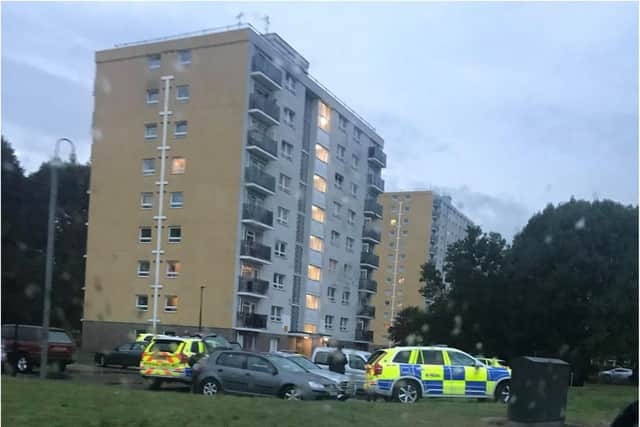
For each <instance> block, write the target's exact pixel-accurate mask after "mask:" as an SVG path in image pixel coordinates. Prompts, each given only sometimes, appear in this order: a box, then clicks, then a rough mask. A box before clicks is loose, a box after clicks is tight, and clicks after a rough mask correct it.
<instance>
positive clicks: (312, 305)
mask: <svg viewBox="0 0 640 427" xmlns="http://www.w3.org/2000/svg"><path fill="white" fill-rule="evenodd" d="M318 300H319V298H318V297H317V296H315V295H311V294H307V308H308V309H310V310H317V309H318V307H319V306H320V304H319V302H318Z"/></svg>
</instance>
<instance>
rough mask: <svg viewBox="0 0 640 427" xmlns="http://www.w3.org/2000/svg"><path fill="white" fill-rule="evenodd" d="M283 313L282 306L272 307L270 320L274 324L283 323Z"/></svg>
mask: <svg viewBox="0 0 640 427" xmlns="http://www.w3.org/2000/svg"><path fill="white" fill-rule="evenodd" d="M283 311H284V307H282V306H280V305H272V306H271V314H270V315H269V320H271V321H272V322H282V312H283Z"/></svg>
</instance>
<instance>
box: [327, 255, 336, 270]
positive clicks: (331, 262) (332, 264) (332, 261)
mask: <svg viewBox="0 0 640 427" xmlns="http://www.w3.org/2000/svg"><path fill="white" fill-rule="evenodd" d="M337 269H338V260H337V259H333V258H331V259H329V271H336V270H337Z"/></svg>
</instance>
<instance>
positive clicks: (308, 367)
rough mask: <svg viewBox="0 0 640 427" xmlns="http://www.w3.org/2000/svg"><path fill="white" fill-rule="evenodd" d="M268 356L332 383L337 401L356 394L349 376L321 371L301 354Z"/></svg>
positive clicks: (275, 353) (288, 353) (276, 353)
mask: <svg viewBox="0 0 640 427" xmlns="http://www.w3.org/2000/svg"><path fill="white" fill-rule="evenodd" d="M269 354H274V355H276V356H280V357H284V358H286V359H288V360H291V361H292V362H294V363H296V364H297V365H299V366H300V367H301V368H303V369H304V370H305V371H307V372H311V373H312V374H316V375H319V376H321V377H323V378H326V379H328V380H329V381H333V383H334V384H335V385H336V387H337V388H338V400H347V399H348V398H350V397H352V396H354V395H355V394H356V391H357V386H356V384H355V383H354V382H353V381H351V379H350V378H349V376H347V375H342V374H339V373H337V372H331V371H329V370H327V369H322V368H321V367H319V366H318V365H316V364H314V363H313V362H312V361H311V360H309V359H307V357H306V356H304V355H302V354H298V353H291V352H282V351H278V352H272V353H269Z"/></svg>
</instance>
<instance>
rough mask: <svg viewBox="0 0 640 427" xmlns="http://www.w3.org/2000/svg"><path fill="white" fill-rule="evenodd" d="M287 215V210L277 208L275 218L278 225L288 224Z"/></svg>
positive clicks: (280, 207)
mask: <svg viewBox="0 0 640 427" xmlns="http://www.w3.org/2000/svg"><path fill="white" fill-rule="evenodd" d="M289 213H290V211H289V209H287V208H283V207H282V206H278V216H277V217H276V221H277V222H278V224H282V225H287V224H289Z"/></svg>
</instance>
